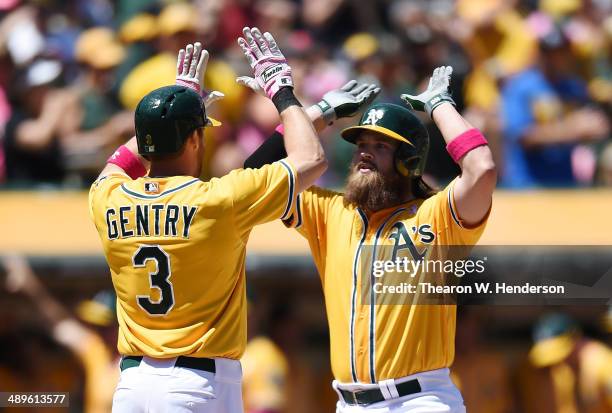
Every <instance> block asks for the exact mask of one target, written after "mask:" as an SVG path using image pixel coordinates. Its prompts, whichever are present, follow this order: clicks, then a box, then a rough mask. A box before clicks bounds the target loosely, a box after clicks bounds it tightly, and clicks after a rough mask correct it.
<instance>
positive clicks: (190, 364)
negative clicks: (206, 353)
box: [119, 356, 216, 373]
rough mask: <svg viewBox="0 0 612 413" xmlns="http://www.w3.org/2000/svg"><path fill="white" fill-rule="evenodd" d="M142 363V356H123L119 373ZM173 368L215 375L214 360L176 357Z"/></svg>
mask: <svg viewBox="0 0 612 413" xmlns="http://www.w3.org/2000/svg"><path fill="white" fill-rule="evenodd" d="M141 361H142V356H124V357H122V358H121V363H120V364H119V368H120V369H121V371H123V370H125V369H129V368H130V367H138V366H139V365H140V362H141ZM174 367H185V368H188V369H195V370H203V371H207V372H209V373H215V372H216V368H215V360H213V359H207V358H200V357H185V356H178V357H177V359H176V362H175V363H174Z"/></svg>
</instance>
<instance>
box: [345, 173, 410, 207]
mask: <svg viewBox="0 0 612 413" xmlns="http://www.w3.org/2000/svg"><path fill="white" fill-rule="evenodd" d="M409 192H410V181H409V180H408V179H407V178H404V177H402V176H400V175H399V174H397V173H393V174H392V175H383V174H382V173H381V172H380V171H377V170H371V171H370V172H369V173H366V174H363V173H361V172H359V168H358V167H357V165H351V173H350V174H349V176H348V178H347V182H346V189H345V193H344V200H345V202H348V203H349V204H354V205H356V206H358V207H359V208H361V209H367V210H370V211H379V210H381V209H385V208H390V207H392V206H395V205H399V204H401V203H402V202H403V200H404V198H405V195H406V194H408V193H409Z"/></svg>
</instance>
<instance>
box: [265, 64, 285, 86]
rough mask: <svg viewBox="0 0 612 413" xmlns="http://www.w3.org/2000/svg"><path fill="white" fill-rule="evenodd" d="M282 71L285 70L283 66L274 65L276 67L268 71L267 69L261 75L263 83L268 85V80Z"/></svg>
mask: <svg viewBox="0 0 612 413" xmlns="http://www.w3.org/2000/svg"><path fill="white" fill-rule="evenodd" d="M282 70H283V65H274V66H272V67H269V68H268V69H266V70H265V71H264V72H263V73H262V74H261V77H262V79H263V81H264V82H265V83H267V82H268V80H270V79H272V78H273V77H274V76H276V75H277V74H279V73H280V72H281V71H282Z"/></svg>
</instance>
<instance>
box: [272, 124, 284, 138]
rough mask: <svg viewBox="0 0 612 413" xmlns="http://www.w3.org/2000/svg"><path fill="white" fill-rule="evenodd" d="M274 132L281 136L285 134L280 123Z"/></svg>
mask: <svg viewBox="0 0 612 413" xmlns="http://www.w3.org/2000/svg"><path fill="white" fill-rule="evenodd" d="M274 130H275V131H277V132H278V133H280V134H281V135H284V134H285V128H284V127H283V124H282V123H281V124H280V125H278V126H277V127H276V129H274Z"/></svg>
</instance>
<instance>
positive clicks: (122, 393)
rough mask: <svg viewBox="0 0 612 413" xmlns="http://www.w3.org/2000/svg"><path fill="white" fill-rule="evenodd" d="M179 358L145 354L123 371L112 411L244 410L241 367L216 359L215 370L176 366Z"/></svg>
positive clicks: (203, 412) (209, 412) (226, 412)
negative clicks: (157, 357)
mask: <svg viewBox="0 0 612 413" xmlns="http://www.w3.org/2000/svg"><path fill="white" fill-rule="evenodd" d="M175 361H176V359H152V358H149V357H143V359H142V361H141V362H140V365H138V366H136V367H131V368H128V369H125V370H123V371H122V372H121V376H120V378H119V383H118V384H117V389H116V390H115V395H114V397H113V413H127V412H130V413H158V412H159V413H161V412H172V413H175V412H176V413H213V412H214V413H236V412H237V413H241V412H242V411H243V405H242V389H241V381H242V368H241V366H240V362H239V361H237V360H229V359H222V358H217V359H215V370H216V372H215V373H210V372H207V371H203V370H196V369H189V368H185V367H176V366H174V363H175Z"/></svg>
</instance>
